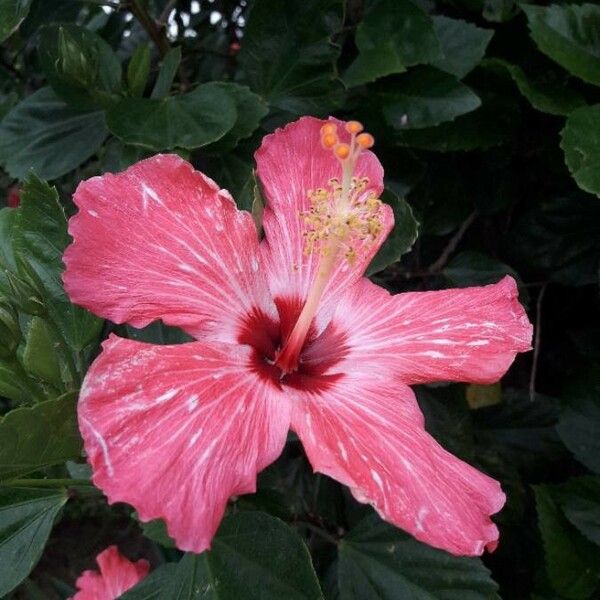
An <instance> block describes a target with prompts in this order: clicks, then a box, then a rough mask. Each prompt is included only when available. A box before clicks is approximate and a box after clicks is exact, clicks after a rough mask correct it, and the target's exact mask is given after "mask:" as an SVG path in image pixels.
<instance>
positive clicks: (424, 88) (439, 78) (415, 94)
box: [381, 67, 481, 130]
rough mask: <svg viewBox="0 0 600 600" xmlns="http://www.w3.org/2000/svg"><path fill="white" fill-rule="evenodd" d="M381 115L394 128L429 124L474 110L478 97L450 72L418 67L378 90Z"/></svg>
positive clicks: (400, 128)
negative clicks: (381, 107) (381, 108)
mask: <svg viewBox="0 0 600 600" xmlns="http://www.w3.org/2000/svg"><path fill="white" fill-rule="evenodd" d="M381 100H382V106H383V114H384V116H385V120H386V121H387V123H388V124H389V125H391V126H392V127H394V129H396V130H407V129H421V128H424V127H433V126H435V125H439V124H440V123H444V122H447V121H453V120H454V119H456V117H459V116H460V115H464V114H466V113H469V112H472V111H474V110H475V109H476V108H478V107H479V106H480V104H481V100H480V99H479V98H478V96H477V95H476V94H475V93H474V92H473V91H472V90H471V89H470V88H468V87H467V86H466V85H464V84H463V83H461V82H460V81H458V80H457V79H456V78H455V77H453V76H452V75H448V74H447V73H444V72H443V71H439V70H437V69H434V68H432V67H420V68H419V69H414V70H412V71H411V72H410V73H407V74H406V75H404V76H403V77H402V78H401V79H400V80H399V81H398V82H396V83H394V84H393V85H392V84H389V85H387V86H386V87H385V88H384V90H383V91H382V92H381Z"/></svg>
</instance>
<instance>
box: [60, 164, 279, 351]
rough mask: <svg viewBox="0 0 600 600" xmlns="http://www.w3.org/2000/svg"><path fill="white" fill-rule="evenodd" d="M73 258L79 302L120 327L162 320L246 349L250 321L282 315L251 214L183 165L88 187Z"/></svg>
mask: <svg viewBox="0 0 600 600" xmlns="http://www.w3.org/2000/svg"><path fill="white" fill-rule="evenodd" d="M74 200H75V204H77V206H78V207H79V212H78V213H77V214H76V215H75V216H74V217H72V218H71V220H70V222H69V233H70V234H71V235H72V236H73V239H74V241H73V243H72V244H71V245H70V246H69V247H68V248H67V250H66V252H65V255H64V262H65V264H66V267H67V268H66V271H65V274H64V282H65V288H66V290H67V293H68V294H69V296H70V298H71V300H72V301H73V302H74V303H76V304H80V305H82V306H84V307H85V308H87V309H89V310H90V311H92V312H94V313H96V314H97V315H100V316H102V317H105V318H108V319H110V320H112V321H114V322H116V323H123V322H126V323H130V324H132V325H134V326H135V327H143V326H145V325H147V324H148V323H150V322H151V321H154V320H156V319H162V320H163V321H164V322H165V323H167V324H168V325H176V326H179V327H183V328H184V329H185V330H186V331H187V332H188V333H190V334H191V335H193V336H195V337H199V336H201V335H206V334H208V335H210V336H211V337H212V338H213V339H219V340H221V341H225V342H234V341H236V340H237V337H238V331H239V329H240V328H241V327H243V324H242V323H241V322H242V321H243V320H244V319H245V318H246V315H248V314H249V313H250V312H251V311H253V310H254V311H256V310H260V311H262V312H263V313H264V314H268V315H271V316H273V315H276V312H275V308H274V305H273V303H272V300H271V298H270V295H269V292H268V288H267V285H266V283H265V281H264V278H263V277H262V275H261V273H260V272H258V271H259V264H258V262H259V257H258V236H257V233H256V228H255V226H254V222H253V220H252V217H251V216H250V214H249V213H247V212H245V211H240V210H238V209H237V208H236V206H235V203H234V202H233V200H232V198H231V196H230V195H229V193H228V192H226V191H225V190H220V189H219V188H218V186H217V185H216V184H215V183H214V182H213V181H212V180H211V179H209V178H208V177H206V176H205V175H203V174H202V173H199V172H198V171H195V170H194V169H193V167H192V166H191V165H190V164H189V163H187V162H186V161H184V160H183V159H181V158H180V157H178V156H176V155H157V156H153V157H152V158H149V159H147V160H143V161H140V162H138V163H136V164H135V165H133V166H132V167H130V168H129V169H127V170H126V171H124V172H123V173H118V174H117V175H112V174H110V173H108V174H106V175H102V176H101V177H93V178H91V179H88V180H87V181H84V182H82V183H81V184H80V185H79V187H78V188H77V191H76V192H75V196H74Z"/></svg>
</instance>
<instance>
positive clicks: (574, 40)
mask: <svg viewBox="0 0 600 600" xmlns="http://www.w3.org/2000/svg"><path fill="white" fill-rule="evenodd" d="M523 10H524V11H525V14H526V15H527V19H528V21H529V30H530V32H531V37H532V38H533V39H534V41H535V43H536V44H537V45H538V47H539V49H540V50H541V51H542V52H544V53H545V54H547V55H548V56H549V57H550V58H551V59H552V60H555V61H556V62H557V63H558V64H559V65H561V66H562V67H564V68H565V69H567V71H569V72H571V73H573V75H577V77H581V79H583V80H585V81H587V82H589V83H593V84H595V85H600V6H598V5H597V4H583V5H581V6H579V5H575V4H571V5H557V4H554V5H551V6H531V5H524V6H523Z"/></svg>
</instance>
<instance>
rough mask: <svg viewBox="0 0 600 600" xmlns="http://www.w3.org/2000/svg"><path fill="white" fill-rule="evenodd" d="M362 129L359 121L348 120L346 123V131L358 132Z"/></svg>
mask: <svg viewBox="0 0 600 600" xmlns="http://www.w3.org/2000/svg"><path fill="white" fill-rule="evenodd" d="M363 129H364V127H363V124H362V123H361V122H360V121H348V122H347V123H346V131H347V132H348V133H360V132H361V131H362V130H363Z"/></svg>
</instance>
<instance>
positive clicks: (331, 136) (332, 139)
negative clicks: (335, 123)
mask: <svg viewBox="0 0 600 600" xmlns="http://www.w3.org/2000/svg"><path fill="white" fill-rule="evenodd" d="M337 143H338V137H337V135H336V134H335V133H325V134H323V136H321V144H322V145H323V148H326V149H327V150H329V149H330V148H333V147H334V146H335V145H336V144H337Z"/></svg>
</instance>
